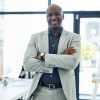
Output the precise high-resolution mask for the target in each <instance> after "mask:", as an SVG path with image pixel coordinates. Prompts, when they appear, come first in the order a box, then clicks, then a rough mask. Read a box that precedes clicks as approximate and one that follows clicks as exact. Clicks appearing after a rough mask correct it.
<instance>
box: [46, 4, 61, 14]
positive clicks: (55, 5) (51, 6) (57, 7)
mask: <svg viewBox="0 0 100 100" xmlns="http://www.w3.org/2000/svg"><path fill="white" fill-rule="evenodd" d="M54 8H56V9H58V10H59V11H61V12H63V11H62V8H61V7H60V6H59V5H57V4H51V5H49V6H48V8H47V10H46V12H48V11H49V10H50V9H54Z"/></svg>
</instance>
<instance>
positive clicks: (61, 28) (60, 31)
mask: <svg viewBox="0 0 100 100" xmlns="http://www.w3.org/2000/svg"><path fill="white" fill-rule="evenodd" d="M62 31H63V27H60V28H59V30H58V33H59V34H58V35H57V36H55V37H60V35H61V33H62ZM48 32H49V35H50V36H54V35H53V33H52V32H51V30H50V28H49V30H48Z"/></svg>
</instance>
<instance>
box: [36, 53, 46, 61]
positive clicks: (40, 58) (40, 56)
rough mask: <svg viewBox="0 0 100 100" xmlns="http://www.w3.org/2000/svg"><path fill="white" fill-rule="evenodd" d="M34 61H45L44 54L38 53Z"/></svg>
mask: <svg viewBox="0 0 100 100" xmlns="http://www.w3.org/2000/svg"><path fill="white" fill-rule="evenodd" d="M36 59H38V60H45V54H44V53H40V54H38V55H37V56H36Z"/></svg>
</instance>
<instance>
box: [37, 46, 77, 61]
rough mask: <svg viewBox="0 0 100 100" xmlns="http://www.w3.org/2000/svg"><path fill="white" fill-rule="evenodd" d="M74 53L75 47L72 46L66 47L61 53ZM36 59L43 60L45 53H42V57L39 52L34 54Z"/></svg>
mask: <svg viewBox="0 0 100 100" xmlns="http://www.w3.org/2000/svg"><path fill="white" fill-rule="evenodd" d="M74 53H76V49H75V48H74V47H73V46H70V47H69V48H66V49H65V51H64V52H63V54H67V55H73V54H74ZM36 59H38V60H44V61H45V55H43V57H41V54H38V55H37V56H36Z"/></svg>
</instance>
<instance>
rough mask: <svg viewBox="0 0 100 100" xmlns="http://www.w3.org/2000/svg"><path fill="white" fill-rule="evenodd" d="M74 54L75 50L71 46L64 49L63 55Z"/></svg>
mask: <svg viewBox="0 0 100 100" xmlns="http://www.w3.org/2000/svg"><path fill="white" fill-rule="evenodd" d="M74 53H76V49H75V48H74V47H73V46H70V47H68V48H67V49H65V51H64V54H68V55H73V54H74Z"/></svg>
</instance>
